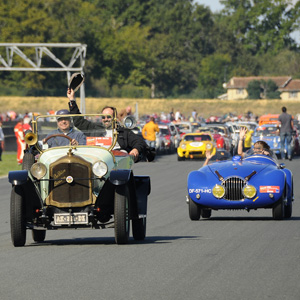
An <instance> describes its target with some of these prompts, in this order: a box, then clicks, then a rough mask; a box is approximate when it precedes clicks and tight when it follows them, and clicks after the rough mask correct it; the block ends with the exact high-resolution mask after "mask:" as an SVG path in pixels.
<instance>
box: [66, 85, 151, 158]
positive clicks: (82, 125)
mask: <svg viewBox="0 0 300 300" xmlns="http://www.w3.org/2000/svg"><path fill="white" fill-rule="evenodd" d="M67 97H68V99H69V108H70V114H80V111H79V108H78V106H77V104H76V101H75V92H74V90H73V89H70V88H68V91H67ZM115 112H116V108H115V107H111V106H105V107H104V108H103V109H102V111H101V113H102V114H105V115H107V116H105V117H104V116H103V119H102V123H103V125H99V124H95V123H92V122H91V121H88V120H86V119H84V118H77V117H74V118H73V122H74V125H75V126H76V127H77V128H78V129H80V130H83V131H84V130H97V131H98V132H99V133H100V134H102V133H103V134H104V132H105V131H106V129H109V128H110V126H111V124H112V116H113V115H114V113H115ZM117 131H118V133H119V134H118V137H117V145H116V146H117V147H118V146H119V147H120V149H122V150H125V151H127V152H128V154H129V155H133V156H134V158H135V161H137V160H138V158H139V155H140V154H144V153H145V152H146V150H147V144H146V143H145V141H144V140H143V139H142V138H141V137H139V136H138V135H136V134H135V133H134V132H132V131H131V130H130V129H127V128H124V127H121V126H118V128H117Z"/></svg>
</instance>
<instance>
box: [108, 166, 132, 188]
mask: <svg viewBox="0 0 300 300" xmlns="http://www.w3.org/2000/svg"><path fill="white" fill-rule="evenodd" d="M131 173H132V171H131V170H127V169H120V170H112V171H111V172H110V176H109V181H110V182H111V183H112V184H113V185H122V184H125V183H127V182H128V181H129V180H130V176H131Z"/></svg>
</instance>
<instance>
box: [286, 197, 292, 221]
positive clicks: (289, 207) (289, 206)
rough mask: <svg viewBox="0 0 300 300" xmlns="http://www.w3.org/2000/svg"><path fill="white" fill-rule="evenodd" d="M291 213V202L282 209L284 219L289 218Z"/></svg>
mask: <svg viewBox="0 0 300 300" xmlns="http://www.w3.org/2000/svg"><path fill="white" fill-rule="evenodd" d="M292 212H293V203H292V201H291V202H290V204H288V205H286V206H285V208H284V217H285V218H286V219H288V218H290V217H291V216H292Z"/></svg>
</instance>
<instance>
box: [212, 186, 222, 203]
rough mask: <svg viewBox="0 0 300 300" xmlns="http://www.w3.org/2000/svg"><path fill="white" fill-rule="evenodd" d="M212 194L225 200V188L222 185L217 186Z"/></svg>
mask: <svg viewBox="0 0 300 300" xmlns="http://www.w3.org/2000/svg"><path fill="white" fill-rule="evenodd" d="M212 193H213V195H214V196H215V197H216V198H218V199H220V198H223V196H224V195H225V188H224V186H222V185H220V184H216V185H215V186H214V187H213V189H212Z"/></svg>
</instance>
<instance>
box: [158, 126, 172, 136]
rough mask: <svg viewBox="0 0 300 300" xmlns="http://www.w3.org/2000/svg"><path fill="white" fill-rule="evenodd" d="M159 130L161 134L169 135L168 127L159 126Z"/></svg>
mask: <svg viewBox="0 0 300 300" xmlns="http://www.w3.org/2000/svg"><path fill="white" fill-rule="evenodd" d="M159 131H160V133H161V134H162V135H169V134H170V132H169V129H168V128H159Z"/></svg>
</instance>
